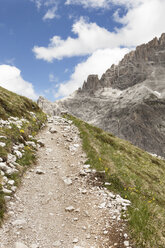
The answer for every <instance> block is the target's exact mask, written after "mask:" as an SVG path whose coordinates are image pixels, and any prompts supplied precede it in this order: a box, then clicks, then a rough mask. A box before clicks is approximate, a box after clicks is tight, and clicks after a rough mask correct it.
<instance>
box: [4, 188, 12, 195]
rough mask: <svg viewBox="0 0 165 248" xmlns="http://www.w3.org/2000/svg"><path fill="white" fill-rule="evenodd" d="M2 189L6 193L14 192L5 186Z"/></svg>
mask: <svg viewBox="0 0 165 248" xmlns="http://www.w3.org/2000/svg"><path fill="white" fill-rule="evenodd" d="M2 191H3V193H4V194H11V193H12V191H11V190H9V189H5V188H3V189H2Z"/></svg>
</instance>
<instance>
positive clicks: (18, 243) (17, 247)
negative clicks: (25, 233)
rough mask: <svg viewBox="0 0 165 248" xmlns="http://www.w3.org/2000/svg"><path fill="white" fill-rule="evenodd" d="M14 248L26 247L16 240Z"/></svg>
mask: <svg viewBox="0 0 165 248" xmlns="http://www.w3.org/2000/svg"><path fill="white" fill-rule="evenodd" d="M15 248H28V247H27V246H26V245H25V244H23V243H20V242H16V243H15Z"/></svg>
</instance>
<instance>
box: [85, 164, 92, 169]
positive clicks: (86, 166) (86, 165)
mask: <svg viewBox="0 0 165 248" xmlns="http://www.w3.org/2000/svg"><path fill="white" fill-rule="evenodd" d="M90 167H91V166H90V164H85V165H84V166H83V168H84V169H89V168H90Z"/></svg>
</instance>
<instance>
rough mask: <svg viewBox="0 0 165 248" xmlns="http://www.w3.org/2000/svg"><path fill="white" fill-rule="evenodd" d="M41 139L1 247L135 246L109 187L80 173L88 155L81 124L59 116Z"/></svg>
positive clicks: (4, 229)
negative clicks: (82, 145)
mask: <svg viewBox="0 0 165 248" xmlns="http://www.w3.org/2000/svg"><path fill="white" fill-rule="evenodd" d="M51 127H53V129H54V128H55V129H56V130H57V132H56V131H55V130H53V129H52V132H53V131H54V133H51V132H50V131H49V129H50V128H51ZM38 138H39V139H40V140H42V141H43V143H44V144H45V146H44V147H41V148H40V149H39V151H38V162H37V166H34V167H33V168H32V169H30V170H29V171H28V172H27V173H26V174H25V175H24V178H23V180H22V185H21V187H20V188H19V189H18V190H17V192H16V194H15V197H14V198H13V199H12V201H11V202H9V203H8V217H7V218H6V220H5V223H4V225H3V226H2V228H1V229H0V248H14V247H15V248H26V247H28V248H53V247H61V248H72V247H73V248H110V247H111V248H115V247H117V248H123V247H129V248H131V247H130V246H129V244H128V243H125V245H124V241H128V238H127V237H126V234H125V231H124V230H125V223H124V222H123V221H121V220H120V216H119V214H118V205H114V204H112V208H110V207H106V206H105V205H106V204H107V202H108V203H109V195H108V194H109V193H108V191H107V190H106V189H103V188H102V187H99V186H94V185H95V184H92V183H89V177H88V176H87V174H89V173H86V175H84V176H80V171H81V170H82V169H83V166H84V162H85V161H86V155H85V154H84V152H83V151H82V147H81V140H80V139H79V136H78V130H77V128H76V127H74V126H72V125H70V123H67V122H65V121H64V120H63V119H55V120H54V123H48V126H47V127H46V128H45V129H44V130H42V132H41V133H40V135H39V137H38ZM89 171H90V169H89ZM91 173H93V172H91ZM95 180H97V178H95ZM112 198H113V196H112ZM114 201H115V200H114ZM105 203H106V204H105ZM68 207H69V208H68ZM124 234H125V238H124ZM127 244H128V245H127Z"/></svg>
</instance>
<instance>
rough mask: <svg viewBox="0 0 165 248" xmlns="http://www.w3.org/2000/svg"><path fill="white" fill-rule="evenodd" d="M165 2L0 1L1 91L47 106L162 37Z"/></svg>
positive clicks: (164, 27) (86, 0) (116, 0)
mask: <svg viewBox="0 0 165 248" xmlns="http://www.w3.org/2000/svg"><path fill="white" fill-rule="evenodd" d="M164 13H165V0H0V86H2V87H5V88H7V89H9V90H12V91H14V92H17V93H19V94H22V95H25V96H27V97H30V98H32V99H37V97H38V96H39V95H43V96H45V97H46V98H48V99H49V100H51V101H54V100H55V99H59V98H62V97H65V96H67V95H68V94H70V93H72V92H73V91H74V90H76V89H78V88H79V87H80V86H82V84H83V81H84V80H86V78H87V76H88V75H89V74H98V75H99V77H100V76H101V75H102V73H104V72H105V71H106V70H107V69H108V68H109V67H110V66H111V64H113V63H118V61H119V60H120V59H121V58H122V57H123V56H124V55H125V54H126V53H127V52H128V51H130V50H132V49H134V48H135V47H136V46H137V45H140V44H141V43H145V42H148V41H149V40H151V39H153V38H154V37H155V36H157V37H159V36H160V35H161V33H163V32H165V14H164Z"/></svg>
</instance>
